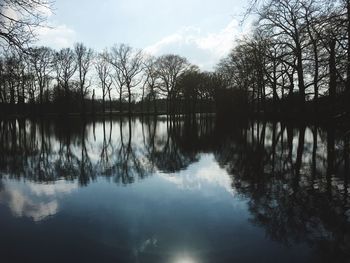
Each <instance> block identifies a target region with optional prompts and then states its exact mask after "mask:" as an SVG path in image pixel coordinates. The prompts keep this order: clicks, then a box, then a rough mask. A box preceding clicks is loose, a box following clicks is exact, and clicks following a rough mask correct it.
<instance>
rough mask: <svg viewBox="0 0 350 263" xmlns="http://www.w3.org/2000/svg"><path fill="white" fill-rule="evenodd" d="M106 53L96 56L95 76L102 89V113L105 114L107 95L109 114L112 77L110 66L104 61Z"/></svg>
mask: <svg viewBox="0 0 350 263" xmlns="http://www.w3.org/2000/svg"><path fill="white" fill-rule="evenodd" d="M106 56H107V55H106V52H104V53H102V54H98V56H97V59H96V63H95V68H96V71H97V76H98V79H99V81H100V84H101V89H102V111H103V113H105V111H106V96H107V94H108V95H109V103H110V109H109V110H110V113H111V110H112V109H111V102H112V98H111V87H112V83H113V82H112V77H111V68H110V64H109V63H108V61H107V60H106Z"/></svg>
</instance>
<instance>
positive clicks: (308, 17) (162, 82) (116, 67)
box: [0, 0, 350, 117]
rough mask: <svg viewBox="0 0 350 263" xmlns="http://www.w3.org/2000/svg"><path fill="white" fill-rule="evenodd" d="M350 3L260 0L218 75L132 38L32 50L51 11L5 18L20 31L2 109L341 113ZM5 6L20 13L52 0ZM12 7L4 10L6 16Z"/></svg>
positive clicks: (8, 61)
mask: <svg viewBox="0 0 350 263" xmlns="http://www.w3.org/2000/svg"><path fill="white" fill-rule="evenodd" d="M349 2H350V1H349V0H334V1H331V0H260V1H259V0H252V2H251V7H250V8H249V10H248V13H249V14H250V13H255V14H256V15H257V21H256V23H255V24H254V26H253V30H251V32H252V33H250V34H248V35H245V36H244V37H243V38H241V39H239V40H237V41H236V42H235V43H234V48H233V49H232V51H231V52H230V54H229V55H228V56H227V57H225V58H224V59H222V60H221V61H220V62H219V63H218V65H217V66H216V69H215V71H214V72H201V71H200V70H199V68H198V67H197V66H195V65H191V64H190V63H189V62H188V61H187V59H186V58H184V57H181V56H178V55H174V54H168V55H162V56H159V57H154V56H150V55H147V54H146V53H145V52H143V51H142V50H137V49H134V48H132V47H130V46H128V45H126V44H116V45H114V46H113V47H111V48H108V49H105V50H104V51H102V52H94V51H93V50H92V49H90V48H88V47H86V46H85V45H84V44H83V43H77V44H75V45H74V47H73V48H63V49H61V50H53V49H51V48H49V47H35V46H31V45H28V44H27V43H28V42H29V40H30V39H31V36H32V37H33V34H32V31H28V30H26V28H28V27H29V28H30V27H31V26H34V27H35V26H38V25H40V22H41V21H42V20H43V17H42V16H40V13H39V14H37V13H35V12H34V13H33V12H30V13H29V17H31V19H25V20H20V21H17V23H15V22H14V24H11V23H10V24H9V23H6V25H7V26H8V25H12V27H13V28H12V29H11V28H8V29H4V30H3V29H1V31H0V35H1V38H2V39H3V40H5V43H6V44H5V46H6V45H7V46H8V47H16V48H15V49H12V48H7V49H6V50H5V51H4V52H2V53H1V54H0V107H1V112H2V113H5V114H7V113H30V112H31V113H36V114H38V113H40V114H45V113H62V114H67V113H81V114H87V113H89V114H90V113H92V114H94V113H103V114H105V113H125V114H132V113H135V112H138V113H159V112H160V113H167V114H170V115H175V114H182V113H188V114H193V115H194V114H195V113H196V112H213V111H216V112H217V113H219V114H221V115H225V114H232V113H238V114H239V115H240V116H244V115H254V114H258V115H260V114H261V115H262V114H264V115H267V114H273V115H277V116H283V117H288V116H290V117H293V116H294V117H295V116H301V115H300V114H299V115H297V114H298V113H303V116H307V115H310V116H322V117H324V116H328V117H331V116H337V115H339V114H341V115H342V114H344V113H347V112H349V103H348V102H349V99H350V77H349V76H350V45H349V39H350V23H349V16H350V3H349ZM4 3H5V4H2V5H4V6H5V5H8V6H10V5H11V4H12V7H13V8H14V7H16V8H18V10H20V7H23V8H25V9H24V10H31V9H33V8H34V10H37V6H36V9H35V7H34V6H35V5H39V7H42V6H48V4H49V3H47V2H46V1H44V0H40V1H29V2H28V3H31V5H30V6H26V5H25V4H24V3H22V1H18V2H17V1H14V0H6V1H5V2H4ZM23 5H24V6H23ZM5 9H6V8H4V7H2V6H0V15H2V16H4V15H5V17H6V12H4V11H3V10H5ZM23 24H26V25H27V27H20V25H23ZM16 25H17V26H16ZM19 29H21V30H19ZM16 30H17V35H16V37H15V36H11V33H12V32H15V31H16ZM16 39H18V40H16ZM20 39H22V41H20ZM1 43H2V42H0V45H1ZM3 46H4V45H3Z"/></svg>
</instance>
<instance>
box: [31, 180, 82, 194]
mask: <svg viewBox="0 0 350 263" xmlns="http://www.w3.org/2000/svg"><path fill="white" fill-rule="evenodd" d="M27 185H28V187H29V188H30V190H31V191H32V192H33V193H34V194H36V195H37V196H42V195H46V196H50V195H51V196H53V195H57V194H69V193H71V192H72V191H73V190H74V189H77V188H78V184H76V183H67V182H65V181H57V182H56V183H55V184H34V183H29V184H27Z"/></svg>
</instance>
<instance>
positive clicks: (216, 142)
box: [0, 118, 350, 261]
mask: <svg viewBox="0 0 350 263" xmlns="http://www.w3.org/2000/svg"><path fill="white" fill-rule="evenodd" d="M349 137H350V134H349V133H344V132H341V131H338V130H337V129H335V128H334V127H326V128H320V127H316V126H311V127H305V126H303V125H300V126H296V127H295V126H292V125H286V124H283V123H276V122H275V123H267V122H250V123H243V124H242V123H241V124H236V126H234V127H231V128H227V129H226V128H225V127H222V126H219V125H216V123H215V122H214V119H213V118H208V119H197V120H193V119H186V118H178V119H176V120H172V121H171V122H167V121H163V120H157V119H153V118H149V119H148V118H144V119H143V120H139V119H122V120H120V119H118V120H113V119H106V120H101V121H97V122H92V123H86V122H82V121H79V120H70V121H69V122H68V123H67V122H65V123H62V122H59V121H25V120H8V121H1V122H0V173H1V174H6V175H8V176H10V177H12V178H27V179H30V180H34V181H40V182H53V181H55V180H58V179H60V178H64V179H67V180H76V179H78V180H79V182H80V184H81V185H86V184H88V183H89V182H90V181H91V180H94V179H95V178H96V176H103V177H106V178H111V180H113V181H115V182H116V183H120V184H129V183H133V182H135V181H136V180H138V179H143V178H145V177H147V176H148V175H149V174H151V173H153V172H155V171H161V172H166V173H173V172H176V171H179V170H181V169H185V168H187V167H188V166H189V165H190V164H191V163H193V162H195V161H197V160H198V159H199V153H201V152H213V153H214V155H215V157H216V159H217V161H218V163H219V164H220V165H221V166H222V167H225V169H226V170H227V171H228V173H229V174H231V175H232V176H231V177H232V187H233V188H235V190H236V191H237V192H238V193H239V194H241V195H242V196H244V197H246V198H247V199H248V201H249V209H250V212H251V214H252V219H251V220H252V222H254V223H255V224H257V225H260V226H263V227H264V228H265V229H266V232H267V234H268V235H269V237H271V238H272V239H274V240H277V241H279V242H284V243H286V244H290V243H294V242H307V243H309V244H311V245H313V246H314V248H315V250H317V252H318V253H317V254H318V255H320V259H322V260H325V261H327V260H331V259H333V258H332V257H334V256H335V255H338V258H345V255H347V256H348V254H347V253H349V252H348V251H350V236H349V235H350V234H349V233H350V205H349V193H348V191H349V153H350V146H349ZM338 258H336V259H338ZM336 259H335V260H336Z"/></svg>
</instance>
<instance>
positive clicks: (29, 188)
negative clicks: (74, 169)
mask: <svg viewBox="0 0 350 263" xmlns="http://www.w3.org/2000/svg"><path fill="white" fill-rule="evenodd" d="M3 184H4V185H3V188H2V190H0V204H3V205H6V206H8V207H9V208H10V210H11V212H12V214H13V215H14V216H15V217H28V218H31V219H32V220H34V221H41V220H44V219H46V218H47V217H49V216H54V215H55V214H56V213H57V212H58V210H59V199H60V198H61V197H62V196H63V195H65V194H69V193H70V192H71V191H73V190H74V189H76V188H77V184H73V183H69V182H65V181H58V182H56V183H54V184H37V183H31V182H15V181H11V180H3Z"/></svg>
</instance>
